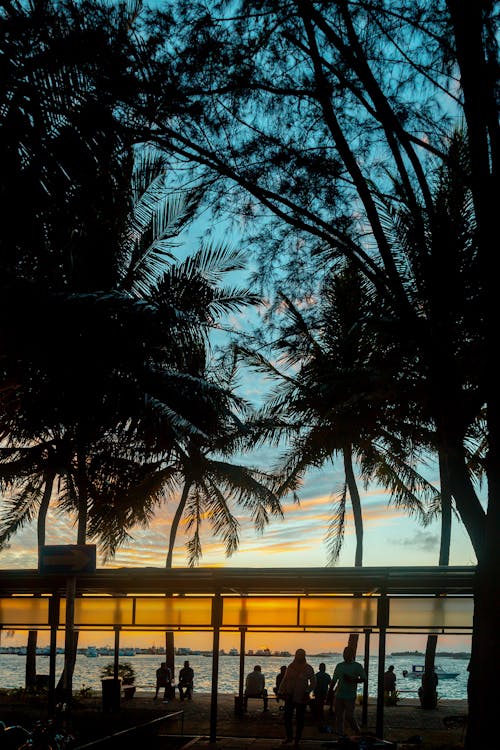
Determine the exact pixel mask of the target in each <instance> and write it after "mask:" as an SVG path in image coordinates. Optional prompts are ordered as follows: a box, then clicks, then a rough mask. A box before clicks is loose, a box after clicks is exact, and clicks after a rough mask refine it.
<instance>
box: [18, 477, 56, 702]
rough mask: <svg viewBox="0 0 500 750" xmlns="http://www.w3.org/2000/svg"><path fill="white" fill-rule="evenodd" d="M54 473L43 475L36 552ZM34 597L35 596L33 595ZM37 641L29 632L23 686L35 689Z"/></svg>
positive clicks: (35, 633)
mask: <svg viewBox="0 0 500 750" xmlns="http://www.w3.org/2000/svg"><path fill="white" fill-rule="evenodd" d="M54 478H55V472H54V471H53V469H50V470H48V471H47V472H46V473H45V477H44V479H45V486H44V490H43V496H42V500H41V502H40V508H39V509H38V519H37V540H38V550H39V551H40V549H41V548H42V547H43V546H44V544H45V529H46V521H47V512H48V510H49V505H50V498H51V497H52V488H53V486H54ZM35 596H36V594H35ZM37 641H38V631H37V630H30V631H29V633H28V642H27V644H26V674H25V686H26V687H27V688H29V687H35V685H36V646H37Z"/></svg>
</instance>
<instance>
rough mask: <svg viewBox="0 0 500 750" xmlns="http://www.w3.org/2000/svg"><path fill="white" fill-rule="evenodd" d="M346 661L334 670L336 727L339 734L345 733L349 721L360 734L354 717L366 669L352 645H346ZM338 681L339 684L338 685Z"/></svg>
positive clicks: (344, 654) (352, 727)
mask: <svg viewBox="0 0 500 750" xmlns="http://www.w3.org/2000/svg"><path fill="white" fill-rule="evenodd" d="M343 657H344V661H342V662H340V663H339V664H337V666H336V667H335V670H334V672H333V677H332V683H333V687H335V686H337V690H336V692H335V729H336V731H337V733H338V734H345V722H346V721H347V722H348V723H349V725H350V727H351V729H352V730H353V731H354V733H355V734H359V732H360V729H359V724H358V722H357V721H356V719H355V718H354V708H355V706H356V695H357V691H358V684H359V683H362V682H364V681H365V680H366V674H365V670H364V669H363V667H362V666H361V664H359V662H357V661H355V660H354V657H355V653H354V650H353V649H352V648H351V647H350V646H346V648H345V649H344V653H343ZM337 683H338V685H337Z"/></svg>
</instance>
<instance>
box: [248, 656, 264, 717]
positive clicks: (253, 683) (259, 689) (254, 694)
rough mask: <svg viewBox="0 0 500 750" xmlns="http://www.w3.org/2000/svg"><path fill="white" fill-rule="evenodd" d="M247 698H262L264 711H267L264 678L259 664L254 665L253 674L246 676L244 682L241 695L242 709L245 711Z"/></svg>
mask: <svg viewBox="0 0 500 750" xmlns="http://www.w3.org/2000/svg"><path fill="white" fill-rule="evenodd" d="M248 698H262V700H263V701H264V711H267V701H268V697H267V690H266V678H265V677H264V675H263V674H262V668H261V666H260V664H256V665H255V667H254V668H253V672H250V674H247V678H246V680H245V692H244V694H243V708H244V709H245V711H246V710H247V705H248Z"/></svg>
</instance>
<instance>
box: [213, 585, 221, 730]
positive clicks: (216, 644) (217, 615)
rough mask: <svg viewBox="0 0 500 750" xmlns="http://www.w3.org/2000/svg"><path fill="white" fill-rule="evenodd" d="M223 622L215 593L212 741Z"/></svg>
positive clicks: (218, 597)
mask: <svg viewBox="0 0 500 750" xmlns="http://www.w3.org/2000/svg"><path fill="white" fill-rule="evenodd" d="M221 623H222V599H221V596H220V594H215V596H214V599H213V602H212V625H213V629H214V637H213V645H212V693H211V701H210V742H215V741H216V739H217V696H218V689H219V647H220V626H221Z"/></svg>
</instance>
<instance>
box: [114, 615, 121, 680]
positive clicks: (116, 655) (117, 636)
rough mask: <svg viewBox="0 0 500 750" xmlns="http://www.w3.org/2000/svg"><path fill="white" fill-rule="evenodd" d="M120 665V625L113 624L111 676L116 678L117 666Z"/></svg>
mask: <svg viewBox="0 0 500 750" xmlns="http://www.w3.org/2000/svg"><path fill="white" fill-rule="evenodd" d="M119 665H120V627H119V626H118V625H115V647H114V650H113V677H114V679H115V680H117V679H118V667H119Z"/></svg>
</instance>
